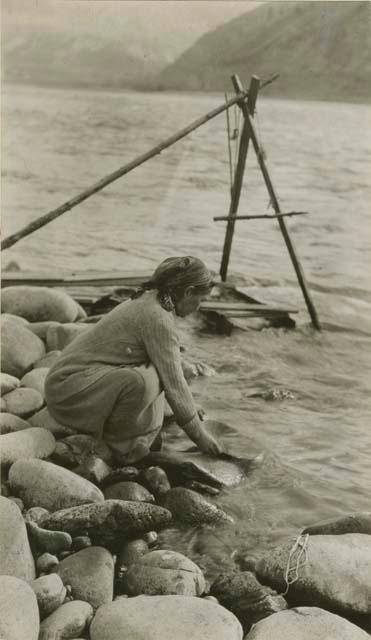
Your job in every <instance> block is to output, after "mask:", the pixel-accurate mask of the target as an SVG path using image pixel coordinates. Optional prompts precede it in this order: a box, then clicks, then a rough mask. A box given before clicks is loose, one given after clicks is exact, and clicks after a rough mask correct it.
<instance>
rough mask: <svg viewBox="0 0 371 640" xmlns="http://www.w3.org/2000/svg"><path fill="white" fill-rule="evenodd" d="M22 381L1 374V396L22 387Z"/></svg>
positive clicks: (6, 374)
mask: <svg viewBox="0 0 371 640" xmlns="http://www.w3.org/2000/svg"><path fill="white" fill-rule="evenodd" d="M20 384H21V383H20V381H19V380H18V378H15V376H10V375H9V374H8V373H1V374H0V396H5V394H6V393H9V391H14V389H17V388H18V387H19V385H20Z"/></svg>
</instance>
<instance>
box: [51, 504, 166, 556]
mask: <svg viewBox="0 0 371 640" xmlns="http://www.w3.org/2000/svg"><path fill="white" fill-rule="evenodd" d="M170 521H171V514H170V512H169V511H167V510H166V509H163V508H162V507H158V506H157V505H153V504H148V502H124V501H123V500H106V501H105V502H102V503H97V504H90V505H89V504H85V505H81V506H79V507H73V508H71V509H63V510H62V511H56V512H55V513H53V514H51V515H50V516H48V517H47V518H45V520H43V521H42V526H43V527H45V528H46V529H56V530H58V531H67V532H68V533H70V534H71V535H72V536H76V535H81V534H83V533H87V534H88V535H89V536H90V537H91V539H92V541H93V542H95V541H96V542H101V541H102V540H106V537H107V540H108V541H115V540H116V538H119V540H121V545H122V538H123V537H134V536H136V535H137V534H141V533H144V532H146V531H152V530H153V529H157V528H159V527H164V526H166V525H167V524H169V523H170ZM104 546H105V545H104Z"/></svg>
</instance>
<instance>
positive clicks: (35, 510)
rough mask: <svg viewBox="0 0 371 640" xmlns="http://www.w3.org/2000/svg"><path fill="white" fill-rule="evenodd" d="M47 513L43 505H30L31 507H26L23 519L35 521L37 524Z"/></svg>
mask: <svg viewBox="0 0 371 640" xmlns="http://www.w3.org/2000/svg"><path fill="white" fill-rule="evenodd" d="M47 515H49V511H48V510H47V509H44V508H43V507H31V509H28V511H27V512H26V515H25V521H26V522H36V524H39V522H41V520H42V519H43V518H44V517H45V516H47Z"/></svg>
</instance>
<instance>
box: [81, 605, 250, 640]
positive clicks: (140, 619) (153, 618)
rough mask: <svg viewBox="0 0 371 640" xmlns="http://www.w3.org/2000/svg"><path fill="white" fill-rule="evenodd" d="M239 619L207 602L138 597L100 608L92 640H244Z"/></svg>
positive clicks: (92, 628)
mask: <svg viewBox="0 0 371 640" xmlns="http://www.w3.org/2000/svg"><path fill="white" fill-rule="evenodd" d="M242 637H243V633H242V627H241V625H240V623H239V622H238V620H237V618H236V617H235V616H234V615H233V614H232V613H230V612H229V611H227V610H226V609H224V608H223V607H221V606H220V605H218V604H215V603H214V602H210V601H208V600H206V599H205V598H187V597H184V596H173V595H170V596H168V595H164V596H145V595H142V596H138V597H134V598H118V599H117V600H115V602H112V603H111V604H107V605H104V606H103V607H100V608H99V609H98V611H97V613H96V615H95V617H94V620H93V622H92V624H91V626H90V638H91V640H124V638H127V639H128V640H129V639H130V640H149V639H150V640H174V639H175V638H176V640H189V639H190V638H192V640H242Z"/></svg>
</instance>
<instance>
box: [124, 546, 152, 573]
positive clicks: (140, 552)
mask: <svg viewBox="0 0 371 640" xmlns="http://www.w3.org/2000/svg"><path fill="white" fill-rule="evenodd" d="M148 551H149V548H148V544H147V542H146V541H145V540H143V539H142V538H138V539H137V540H129V541H128V542H125V543H124V546H123V547H122V549H121V551H120V553H119V555H118V558H117V566H118V567H119V570H122V571H124V570H125V571H126V569H127V567H129V566H130V565H131V564H134V563H135V562H138V561H139V560H140V558H141V557H142V556H144V554H145V553H148Z"/></svg>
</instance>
